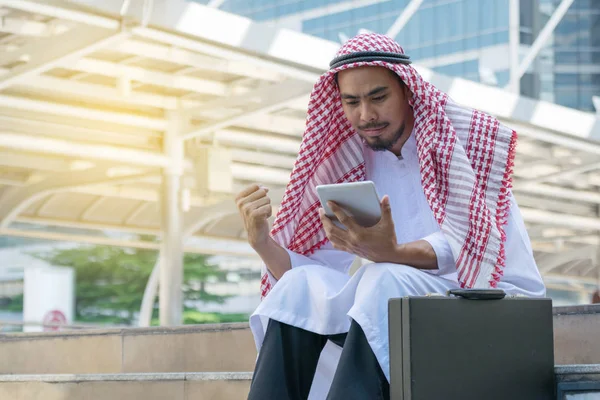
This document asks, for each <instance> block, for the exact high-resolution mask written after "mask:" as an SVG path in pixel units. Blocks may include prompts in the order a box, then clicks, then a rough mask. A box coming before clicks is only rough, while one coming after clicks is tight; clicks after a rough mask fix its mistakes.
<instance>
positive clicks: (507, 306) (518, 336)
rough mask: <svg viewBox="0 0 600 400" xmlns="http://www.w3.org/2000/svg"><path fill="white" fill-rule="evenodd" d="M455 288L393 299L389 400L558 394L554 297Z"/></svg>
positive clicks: (545, 399)
mask: <svg viewBox="0 0 600 400" xmlns="http://www.w3.org/2000/svg"><path fill="white" fill-rule="evenodd" d="M451 292H454V293H453V294H452V295H449V296H427V297H405V298H398V299H390V301H389V337H390V380H391V382H390V383H391V388H390V390H391V400H459V399H460V400H496V399H497V400H538V399H539V400H549V399H553V398H555V383H554V343H553V330H552V300H551V299H533V298H524V297H504V293H503V292H502V291H468V290H458V291H451ZM455 295H463V296H466V297H467V298H465V297H460V296H459V297H457V296H455ZM503 297H504V298H503ZM469 298H470V299H469Z"/></svg>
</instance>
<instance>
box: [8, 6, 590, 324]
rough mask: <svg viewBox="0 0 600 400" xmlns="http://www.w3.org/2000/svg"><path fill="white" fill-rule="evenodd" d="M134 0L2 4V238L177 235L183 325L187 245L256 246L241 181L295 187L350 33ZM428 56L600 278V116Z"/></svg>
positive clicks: (578, 267) (580, 266) (539, 251)
mask: <svg viewBox="0 0 600 400" xmlns="http://www.w3.org/2000/svg"><path fill="white" fill-rule="evenodd" d="M124 3H130V2H123V1H101V0H87V1H83V0H81V1H71V2H67V1H43V2H42V1H30V0H0V16H1V17H2V18H1V19H0V21H1V22H0V234H1V235H13V236H22V237H38V238H45V239H54V240H74V241H81V242H89V243H105V244H112V245H120V246H134V247H135V246H138V247H157V248H158V247H160V248H161V250H162V255H163V257H161V259H162V260H163V261H162V262H163V268H162V271H163V272H162V274H161V280H165V282H166V283H165V284H164V285H161V291H162V290H165V292H164V295H165V297H170V298H172V299H171V300H173V299H174V302H171V300H169V303H168V304H165V305H163V304H161V323H163V324H174V323H178V321H179V314H178V311H177V307H179V306H178V302H177V294H176V293H177V292H178V290H177V287H178V286H177V285H178V282H179V281H178V279H180V270H181V265H180V264H181V261H180V260H179V261H177V260H178V259H180V258H181V257H180V256H181V251H182V250H184V251H190V252H200V253H207V254H237V255H253V253H252V251H251V249H250V248H249V246H247V245H246V243H245V242H244V235H243V227H242V225H241V221H240V219H239V218H238V216H237V211H236V209H235V205H234V204H233V201H232V198H233V194H234V193H235V192H236V191H237V190H239V189H240V188H241V187H243V186H244V185H247V184H248V183H250V182H262V183H264V184H266V185H269V186H270V187H272V188H273V189H281V188H283V187H284V186H285V184H286V183H287V180H288V177H289V172H290V170H291V167H292V165H293V162H294V159H295V155H296V152H297V150H298V147H299V144H300V140H301V135H302V132H303V129H304V118H305V113H306V106H307V102H308V96H309V93H310V90H311V88H312V85H313V84H314V82H315V80H316V79H317V77H318V76H319V75H320V74H321V73H322V72H323V71H324V70H325V69H326V68H327V66H328V62H329V60H330V59H331V58H332V57H333V55H334V54H335V51H336V50H337V48H338V46H339V44H337V43H333V42H328V41H324V40H322V39H318V38H314V37H311V36H307V35H304V34H301V33H297V32H293V31H290V30H285V29H278V28H275V27H271V26H268V25H264V24H258V23H255V22H252V21H250V20H248V19H246V18H243V17H239V16H236V15H232V14H228V13H224V12H222V11H220V10H217V9H214V8H210V7H206V6H203V5H200V4H197V3H190V2H185V1H182V0H180V1H168V6H167V2H166V1H163V2H160V1H156V2H155V5H154V8H153V9H150V10H149V9H148V8H147V7H145V11H144V10H143V9H144V7H143V4H142V2H141V1H138V2H135V1H134V2H131V4H130V5H129V6H128V7H123V5H124ZM146 5H147V4H146ZM122 11H126V13H125V14H124V15H120V12H122ZM149 11H152V13H151V14H150V13H149ZM146 22H147V23H148V24H147V25H145V23H146ZM417 69H419V71H420V72H421V73H422V74H423V76H424V77H425V78H426V79H428V80H430V81H431V82H432V83H434V84H435V85H437V86H438V87H439V88H440V89H442V90H444V91H447V92H448V93H449V94H450V96H451V97H453V98H454V99H455V100H456V101H458V102H459V103H461V104H464V105H466V106H469V107H474V108H478V109H480V110H482V111H486V112H489V113H491V114H493V115H496V116H497V117H499V118H500V119H501V120H502V121H504V122H505V123H506V124H508V125H509V126H511V127H513V128H514V129H516V130H517V131H518V132H519V134H520V141H519V145H518V149H517V150H518V158H517V165H516V169H515V188H514V192H515V194H516V197H517V200H518V201H519V204H520V206H521V210H522V214H523V217H524V219H525V221H526V223H527V225H528V229H529V232H530V235H531V238H532V241H533V247H534V251H535V253H536V257H537V259H538V263H539V265H540V269H541V270H542V272H543V273H544V275H545V277H546V278H547V281H548V282H549V284H551V285H562V286H561V287H565V285H567V286H568V285H573V287H574V288H575V289H577V290H580V289H581V288H583V286H581V285H583V284H585V283H586V282H587V283H593V282H595V281H596V280H597V279H598V278H599V274H600V269H598V267H597V265H598V264H597V262H596V258H597V256H596V248H597V246H598V244H599V241H600V239H599V236H598V231H600V215H599V213H600V212H599V205H600V191H599V187H600V173H599V172H598V170H599V169H600V158H599V157H598V155H600V142H598V141H597V139H598V138H599V137H600V121H599V119H598V117H597V116H595V115H593V114H589V113H584V112H580V111H577V110H572V109H567V108H564V107H560V106H557V105H554V104H550V103H546V102H540V101H534V100H531V99H526V98H523V97H520V96H518V95H516V94H514V93H510V92H508V91H505V90H502V89H499V88H495V87H490V86H485V85H482V84H479V83H475V82H470V81H466V80H463V79H458V78H449V77H446V76H442V75H439V74H436V73H434V72H432V71H431V70H428V69H426V68H420V67H418V66H417ZM281 194H282V191H281V190H275V192H274V195H273V199H274V200H276V201H277V200H279V199H280V198H281ZM161 216H162V217H161ZM39 226H45V227H66V228H71V231H70V232H72V233H69V234H66V233H57V232H51V231H49V230H44V229H37V228H36V227H39ZM34 228H36V229H34ZM107 231H110V232H123V233H130V234H131V233H133V234H146V235H156V236H158V237H161V238H162V239H163V241H162V245H160V246H159V245H157V244H155V243H150V242H144V241H140V240H138V239H132V238H128V237H127V235H121V236H114V235H112V236H106V235H104V234H102V233H103V232H107ZM94 232H97V234H94ZM184 238H185V239H184ZM178 274H179V275H178ZM178 276H179V277H178ZM157 279H158V273H157V274H154V275H153V281H152V282H154V285H150V289H149V292H148V293H149V296H152V297H153V295H152V294H153V291H152V287H154V288H155V282H156V280H157ZM550 281H551V282H550ZM162 299H163V296H161V301H165V302H167V300H162Z"/></svg>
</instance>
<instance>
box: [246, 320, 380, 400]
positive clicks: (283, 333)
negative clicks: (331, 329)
mask: <svg viewBox="0 0 600 400" xmlns="http://www.w3.org/2000/svg"><path fill="white" fill-rule="evenodd" d="M327 340H331V341H332V342H334V343H335V344H337V345H339V346H342V347H343V350H342V355H341V358H340V362H339V364H338V367H337V370H336V372H335V376H334V378H333V382H332V385H331V389H330V390H329V394H328V396H327V400H354V399H356V400H388V399H389V398H390V385H389V383H388V381H387V379H386V377H385V375H384V374H383V371H382V370H381V367H380V366H379V363H378V362H377V358H375V354H373V351H372V350H371V346H369V343H368V342H367V339H366V337H365V334H364V332H363V330H362V329H361V327H360V325H358V324H357V323H356V322H355V321H352V323H351V325H350V330H349V331H348V333H347V334H345V333H344V334H340V335H332V336H323V335H319V334H316V333H313V332H309V331H306V330H304V329H300V328H297V327H295V326H291V325H287V324H284V323H282V322H278V321H275V320H270V321H269V325H268V327H267V332H266V334H265V339H264V341H263V345H262V348H261V350H260V354H259V355H258V360H257V362H256V367H255V369H254V377H253V379H252V384H251V386H250V394H249V395H248V400H305V399H307V398H308V394H309V392H310V387H311V384H312V381H313V378H314V375H315V371H316V369H317V363H318V361H319V356H320V355H321V351H322V350H323V347H325V344H326V343H327Z"/></svg>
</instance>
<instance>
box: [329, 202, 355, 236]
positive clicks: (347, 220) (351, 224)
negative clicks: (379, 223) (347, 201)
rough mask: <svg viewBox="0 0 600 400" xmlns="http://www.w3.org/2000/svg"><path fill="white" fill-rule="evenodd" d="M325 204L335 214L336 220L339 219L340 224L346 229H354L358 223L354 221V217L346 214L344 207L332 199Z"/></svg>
mask: <svg viewBox="0 0 600 400" xmlns="http://www.w3.org/2000/svg"><path fill="white" fill-rule="evenodd" d="M327 205H328V206H329V208H330V209H331V211H332V212H333V213H334V214H335V216H336V217H337V219H338V221H340V222H341V223H342V224H344V225H345V226H346V227H347V228H348V229H356V228H357V227H358V224H357V223H356V222H355V221H354V218H352V217H351V216H349V215H348V214H346V212H345V211H344V209H343V208H342V207H340V206H338V205H337V204H336V203H334V202H333V201H330V202H328V203H327Z"/></svg>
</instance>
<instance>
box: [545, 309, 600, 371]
mask: <svg viewBox="0 0 600 400" xmlns="http://www.w3.org/2000/svg"><path fill="white" fill-rule="evenodd" d="M553 314H554V318H553V319H554V362H555V363H556V364H557V365H559V364H600V334H598V333H599V332H600V305H597V304H590V305H582V306H572V307H555V308H554V309H553Z"/></svg>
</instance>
